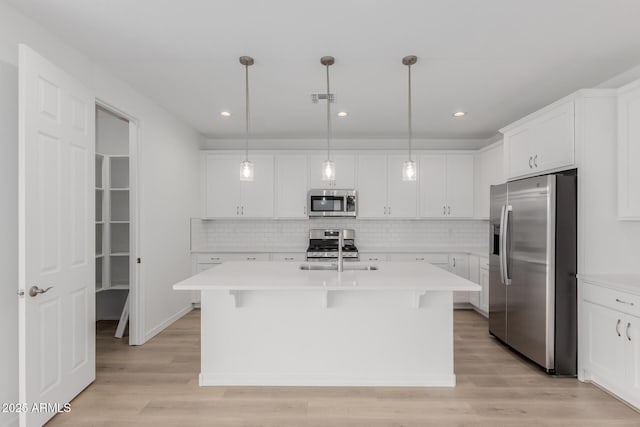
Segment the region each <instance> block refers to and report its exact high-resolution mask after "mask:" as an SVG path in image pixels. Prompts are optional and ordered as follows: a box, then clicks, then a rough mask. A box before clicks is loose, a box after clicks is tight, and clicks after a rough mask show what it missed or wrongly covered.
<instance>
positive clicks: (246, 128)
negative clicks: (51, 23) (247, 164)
mask: <svg viewBox="0 0 640 427" xmlns="http://www.w3.org/2000/svg"><path fill="white" fill-rule="evenodd" d="M244 71H245V73H244V89H245V101H244V102H245V105H244V107H245V111H244V114H245V126H244V160H245V161H248V160H249V64H245V66H244Z"/></svg>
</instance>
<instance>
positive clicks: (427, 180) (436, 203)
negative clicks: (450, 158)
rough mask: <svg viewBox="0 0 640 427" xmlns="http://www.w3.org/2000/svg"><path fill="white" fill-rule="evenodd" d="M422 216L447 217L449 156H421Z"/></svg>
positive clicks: (419, 176) (419, 177) (419, 175)
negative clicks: (446, 181)
mask: <svg viewBox="0 0 640 427" xmlns="http://www.w3.org/2000/svg"><path fill="white" fill-rule="evenodd" d="M419 167H420V173H419V174H418V179H419V180H420V216H421V217H426V218H444V217H446V216H447V186H446V183H445V180H446V176H447V156H445V155H438V156H420V166H419Z"/></svg>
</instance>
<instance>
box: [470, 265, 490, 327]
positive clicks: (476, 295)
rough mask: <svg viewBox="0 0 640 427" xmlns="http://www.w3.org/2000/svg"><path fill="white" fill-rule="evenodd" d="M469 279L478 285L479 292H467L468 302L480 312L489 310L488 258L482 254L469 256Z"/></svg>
mask: <svg viewBox="0 0 640 427" xmlns="http://www.w3.org/2000/svg"><path fill="white" fill-rule="evenodd" d="M469 280H471V281H472V282H473V283H476V284H478V285H480V287H481V288H482V290H481V291H480V292H469V302H470V303H471V305H473V306H474V307H475V308H476V309H477V310H478V311H480V313H482V314H483V315H485V316H486V315H487V313H488V312H489V259H488V258H486V257H483V256H478V255H470V256H469Z"/></svg>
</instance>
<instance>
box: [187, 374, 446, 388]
mask: <svg viewBox="0 0 640 427" xmlns="http://www.w3.org/2000/svg"><path fill="white" fill-rule="evenodd" d="M199 382H200V385H201V386H236V385H237V386H295V387H306V386H311V387H316V386H320V387H326V386H335V387H455V386H456V376H455V374H452V375H446V374H445V375H424V376H422V377H420V378H415V377H412V378H390V377H380V378H371V377H362V378H357V377H345V376H344V375H335V376H334V375H322V376H319V375H296V374H291V375H243V374H225V375H220V374H203V373H201V374H200V376H199Z"/></svg>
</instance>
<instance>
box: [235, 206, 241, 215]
mask: <svg viewBox="0 0 640 427" xmlns="http://www.w3.org/2000/svg"><path fill="white" fill-rule="evenodd" d="M236 215H240V206H236Z"/></svg>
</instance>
